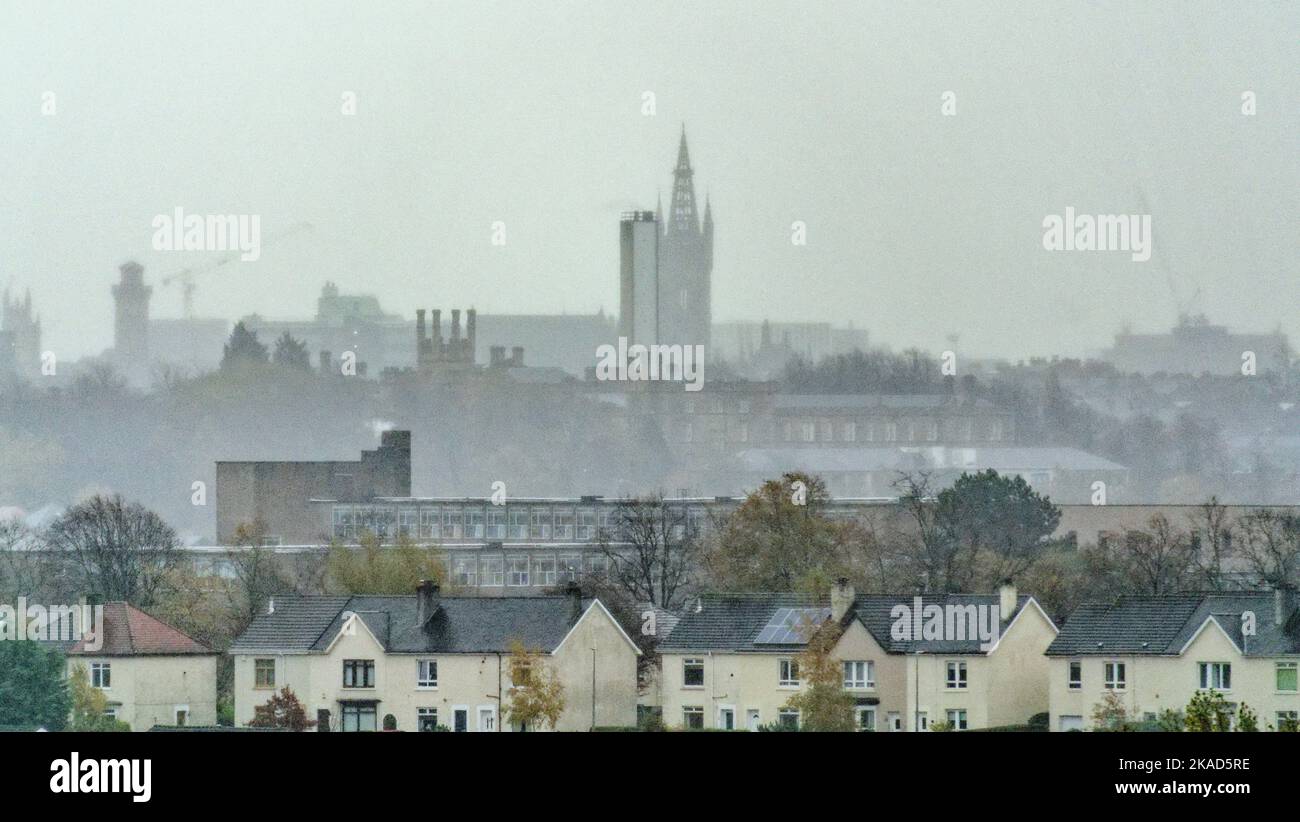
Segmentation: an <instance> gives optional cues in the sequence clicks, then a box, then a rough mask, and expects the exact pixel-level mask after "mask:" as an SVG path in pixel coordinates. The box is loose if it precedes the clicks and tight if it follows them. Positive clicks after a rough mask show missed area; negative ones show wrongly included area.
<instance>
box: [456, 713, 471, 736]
mask: <svg viewBox="0 0 1300 822" xmlns="http://www.w3.org/2000/svg"><path fill="white" fill-rule="evenodd" d="M453 717H454V719H453V723H454V724H453V727H452V730H454V731H455V732H456V733H458V734H463V733H465V732H466V731H468V730H469V711H468V710H467V709H465V708H457V709H456V712H455V713H454V714H453Z"/></svg>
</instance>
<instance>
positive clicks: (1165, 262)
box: [1137, 185, 1201, 325]
mask: <svg viewBox="0 0 1300 822" xmlns="http://www.w3.org/2000/svg"><path fill="white" fill-rule="evenodd" d="M1137 198H1138V213H1139V214H1151V213H1152V212H1151V206H1150V205H1149V204H1148V203H1147V195H1146V191H1145V190H1144V189H1143V188H1142V186H1141V185H1138V187H1137ZM1153 222H1154V220H1153ZM1149 239H1150V238H1148V240H1149ZM1153 256H1154V257H1155V258H1156V262H1157V263H1158V264H1159V265H1160V268H1161V270H1162V271H1164V274H1165V284H1166V285H1167V286H1168V287H1169V296H1170V297H1171V298H1172V299H1173V301H1174V310H1175V311H1177V312H1178V324H1179V325H1182V324H1184V323H1186V322H1191V321H1193V319H1194V317H1193V315H1192V312H1193V311H1195V310H1196V309H1197V308H1199V307H1200V305H1201V288H1200V286H1198V285H1196V283H1195V282H1194V281H1193V282H1189V283H1188V284H1189V285H1191V286H1192V287H1193V289H1194V290H1193V291H1192V293H1191V296H1190V297H1189V296H1185V295H1186V293H1187V292H1186V291H1185V290H1184V289H1183V288H1182V287H1180V285H1179V279H1180V278H1179V276H1178V275H1177V274H1175V273H1174V269H1173V267H1172V266H1171V265H1170V263H1169V258H1170V255H1169V252H1168V250H1167V249H1166V250H1164V251H1162V252H1161V253H1160V254H1155V255H1153Z"/></svg>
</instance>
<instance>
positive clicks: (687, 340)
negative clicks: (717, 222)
mask: <svg viewBox="0 0 1300 822" xmlns="http://www.w3.org/2000/svg"><path fill="white" fill-rule="evenodd" d="M694 176H695V172H694V170H693V169H692V168H691V155H690V150H689V149H688V148H687V146H686V127H685V126H682V138H681V142H680V144H679V145H678V148H677V165H676V166H674V167H673V194H672V199H670V200H669V201H668V208H669V213H668V214H663V213H662V212H661V213H660V223H661V224H662V225H663V231H664V235H663V241H662V242H661V243H660V248H659V294H660V296H659V323H660V324H659V340H660V342H663V343H667V344H670V345H672V344H678V343H680V344H683V345H696V344H699V345H703V346H704V347H705V355H706V356H707V355H708V353H709V350H708V346H709V331H710V326H711V325H712V322H713V309H712V303H711V301H712V276H713V210H712V208H711V207H710V205H709V203H708V201H707V198H706V201H705V205H704V215H703V222H701V218H700V213H699V211H698V208H697V203H696V199H695V180H694Z"/></svg>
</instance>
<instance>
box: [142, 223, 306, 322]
mask: <svg viewBox="0 0 1300 822" xmlns="http://www.w3.org/2000/svg"><path fill="white" fill-rule="evenodd" d="M313 228H314V226H312V224H311V223H294V224H293V225H291V226H289V227H288V228H286V229H285V230H284V231H280V232H278V233H275V234H271V235H269V236H267V238H266V239H264V240H262V245H263V246H266V245H270V244H271V243H275V242H279V241H280V240H283V239H284V238H286V237H289V236H291V235H294V234H297V233H299V232H302V231H311V230H312V229H313ZM243 253H244V252H243V251H242V250H241V249H234V250H233V251H228V252H226V253H225V254H222V255H221V256H220V257H217V258H215V259H212V260H210V261H209V262H207V263H204V264H203V265H200V266H196V267H193V268H182V269H179V270H177V271H172V272H170V273H168V274H164V275H163V276H162V279H161V280H160V282H161V283H162V286H163V287H164V288H166V287H167V286H169V285H171V284H172V283H180V286H181V305H182V309H183V312H182V313H183V314H184V316H185V319H187V320H192V319H194V292H195V291H196V290H197V288H198V286H197V285H196V284H195V282H194V277H195V275H196V274H202V273H204V272H206V271H211V270H212V269H214V268H220V267H221V266H223V265H225V264H226V263H228V262H230V261H232V260H236V259H239V257H240V255H241V254H243Z"/></svg>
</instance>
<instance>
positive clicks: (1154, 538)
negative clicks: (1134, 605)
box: [1120, 514, 1195, 594]
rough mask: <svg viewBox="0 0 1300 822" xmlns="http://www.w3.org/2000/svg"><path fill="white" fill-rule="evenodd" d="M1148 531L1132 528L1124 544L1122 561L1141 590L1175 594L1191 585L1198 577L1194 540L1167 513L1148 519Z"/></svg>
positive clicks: (1134, 583)
mask: <svg viewBox="0 0 1300 822" xmlns="http://www.w3.org/2000/svg"><path fill="white" fill-rule="evenodd" d="M1147 528H1148V530H1146V531H1128V532H1126V533H1125V534H1124V544H1123V546H1122V547H1121V549H1120V550H1121V551H1122V552H1123V553H1122V556H1121V564H1122V567H1123V568H1124V572H1125V575H1126V576H1127V577H1128V578H1129V579H1130V580H1131V581H1132V584H1133V585H1134V586H1135V589H1136V592H1137V593H1143V594H1172V593H1178V592H1180V591H1185V590H1187V589H1188V587H1189V584H1190V583H1191V582H1193V580H1194V579H1195V574H1194V570H1195V569H1194V561H1193V556H1192V555H1193V551H1192V544H1191V540H1190V539H1189V538H1188V535H1187V534H1185V533H1182V532H1180V531H1177V530H1176V529H1175V528H1174V527H1173V526H1172V525H1170V523H1169V519H1168V518H1167V517H1165V516H1164V515H1163V514H1156V515H1155V516H1153V517H1151V519H1150V520H1149V521H1148V526H1147Z"/></svg>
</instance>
